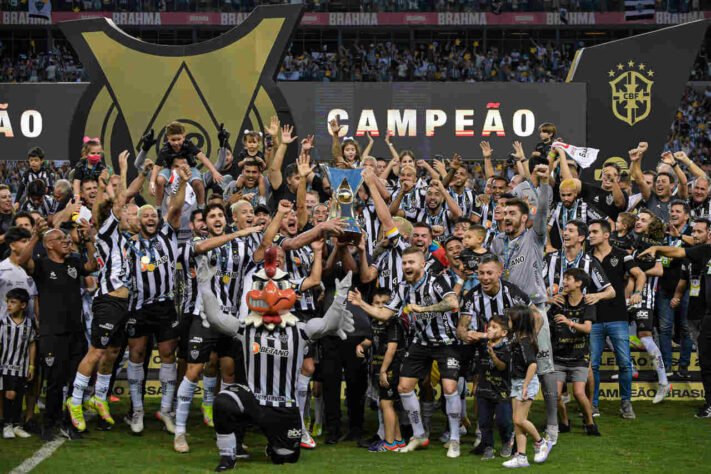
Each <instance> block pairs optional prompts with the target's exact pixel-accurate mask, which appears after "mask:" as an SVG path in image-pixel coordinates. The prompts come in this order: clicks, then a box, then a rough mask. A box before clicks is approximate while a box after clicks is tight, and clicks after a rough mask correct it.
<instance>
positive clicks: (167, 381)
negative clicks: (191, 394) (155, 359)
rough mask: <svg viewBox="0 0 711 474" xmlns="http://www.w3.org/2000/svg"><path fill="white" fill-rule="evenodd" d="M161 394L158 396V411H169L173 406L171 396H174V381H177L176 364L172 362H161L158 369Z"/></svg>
mask: <svg viewBox="0 0 711 474" xmlns="http://www.w3.org/2000/svg"><path fill="white" fill-rule="evenodd" d="M158 380H160V385H161V389H162V390H163V395H162V396H161V397H160V411H162V412H164V413H169V412H170V411H171V409H172V408H173V397H174V396H175V383H176V382H177V381H178V366H177V365H175V362H173V363H172V364H161V365H160V370H159V371H158Z"/></svg>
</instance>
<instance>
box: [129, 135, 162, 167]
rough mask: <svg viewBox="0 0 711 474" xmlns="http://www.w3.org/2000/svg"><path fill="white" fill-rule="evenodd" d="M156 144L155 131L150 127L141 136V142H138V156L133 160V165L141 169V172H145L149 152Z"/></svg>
mask: <svg viewBox="0 0 711 474" xmlns="http://www.w3.org/2000/svg"><path fill="white" fill-rule="evenodd" d="M155 144H156V139H155V132H154V131H153V129H150V130H149V131H148V132H147V133H145V134H144V135H143V136H142V137H141V142H140V143H139V144H138V149H139V153H138V156H136V159H135V160H133V166H134V167H135V168H136V169H137V170H138V171H139V173H142V172H143V169H144V166H145V163H146V158H147V157H148V152H149V151H150V150H151V148H153V145H155Z"/></svg>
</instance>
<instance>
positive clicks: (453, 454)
mask: <svg viewBox="0 0 711 474" xmlns="http://www.w3.org/2000/svg"><path fill="white" fill-rule="evenodd" d="M447 457H448V458H458V457H459V441H450V442H449V449H448V450H447Z"/></svg>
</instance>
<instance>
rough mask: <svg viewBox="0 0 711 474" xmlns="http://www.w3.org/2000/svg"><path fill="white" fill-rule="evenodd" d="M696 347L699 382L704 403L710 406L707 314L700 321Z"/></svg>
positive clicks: (710, 344)
mask: <svg viewBox="0 0 711 474" xmlns="http://www.w3.org/2000/svg"><path fill="white" fill-rule="evenodd" d="M697 345H698V348H699V367H700V369H701V382H702V383H703V384H704V392H705V396H706V403H708V404H711V315H708V314H707V315H706V316H705V317H704V320H703V321H701V328H700V331H699V338H698V341H697Z"/></svg>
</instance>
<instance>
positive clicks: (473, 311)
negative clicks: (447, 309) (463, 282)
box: [461, 279, 531, 332]
mask: <svg viewBox="0 0 711 474" xmlns="http://www.w3.org/2000/svg"><path fill="white" fill-rule="evenodd" d="M521 304H522V305H526V306H528V305H530V304H531V299H530V298H529V297H528V296H527V295H526V294H525V293H524V292H523V291H521V289H520V288H519V287H518V286H516V285H514V284H513V283H511V282H509V281H506V280H502V279H499V291H498V292H497V293H496V294H495V295H488V294H487V293H486V292H485V291H484V290H483V289H482V287H481V285H477V286H475V287H474V288H472V289H471V291H469V292H468V293H467V294H466V295H465V296H464V301H463V302H462V310H461V313H462V316H464V315H467V316H471V318H472V320H471V322H470V323H469V330H470V331H480V332H483V331H485V330H486V326H487V324H488V322H489V320H490V319H491V318H492V316H494V315H495V314H506V310H507V309H509V308H510V307H512V306H516V305H521Z"/></svg>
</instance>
